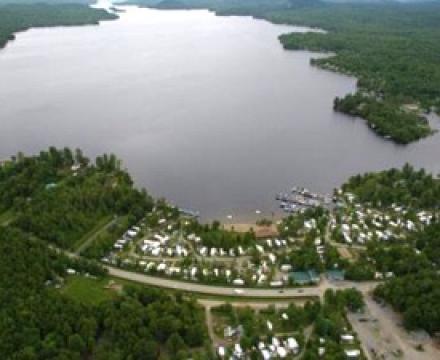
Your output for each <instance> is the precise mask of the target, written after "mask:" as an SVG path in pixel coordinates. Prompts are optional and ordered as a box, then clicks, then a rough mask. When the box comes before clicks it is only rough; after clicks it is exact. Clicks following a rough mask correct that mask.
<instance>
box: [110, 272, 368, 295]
mask: <svg viewBox="0 0 440 360" xmlns="http://www.w3.org/2000/svg"><path fill="white" fill-rule="evenodd" d="M106 268H107V269H108V271H109V275H111V276H115V277H118V278H121V279H125V280H130V281H135V282H138V283H142V284H146V285H152V286H157V287H162V288H166V289H174V290H183V291H187V292H194V293H201V294H208V295H216V296H236V297H246V298H277V299H288V298H295V297H300V298H301V297H321V296H323V294H324V292H325V290H326V289H328V288H335V289H348V288H351V287H356V288H357V289H358V290H360V291H361V292H363V293H366V292H368V291H370V290H371V289H372V288H374V286H375V285H376V284H377V283H374V282H371V283H353V282H349V281H344V282H340V283H329V282H328V281H327V280H323V281H322V282H321V283H320V285H318V286H314V287H303V288H288V289H287V288H284V289H257V288H240V293H239V294H238V293H237V292H236V289H238V287H236V288H232V287H224V286H212V285H204V284H197V283H191V282H185V281H180V280H172V279H165V278H159V277H156V276H149V275H144V274H139V273H134V272H130V271H126V270H121V269H118V268H114V267H111V266H107V267H106Z"/></svg>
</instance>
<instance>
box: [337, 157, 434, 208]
mask: <svg viewBox="0 0 440 360" xmlns="http://www.w3.org/2000/svg"><path fill="white" fill-rule="evenodd" d="M342 189H343V190H344V191H347V192H352V193H354V194H355V195H356V196H357V198H358V199H359V201H361V202H362V203H369V204H371V205H373V206H375V207H387V206H390V205H391V204H393V203H394V204H400V205H406V206H410V207H413V208H415V209H438V208H439V207H440V178H439V177H438V176H433V175H432V174H430V173H427V172H426V171H425V170H424V169H420V170H415V169H414V168H413V167H412V166H410V165H408V164H407V165H405V166H404V167H403V168H402V169H401V170H399V169H390V170H386V171H381V172H375V173H366V174H364V175H355V176H352V177H351V178H350V179H349V180H348V181H347V182H346V183H345V184H344V185H343V186H342Z"/></svg>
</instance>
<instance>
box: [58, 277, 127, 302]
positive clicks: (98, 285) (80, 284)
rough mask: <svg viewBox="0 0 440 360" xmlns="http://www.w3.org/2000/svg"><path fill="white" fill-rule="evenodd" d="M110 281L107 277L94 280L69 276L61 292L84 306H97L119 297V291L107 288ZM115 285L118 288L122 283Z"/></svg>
mask: <svg viewBox="0 0 440 360" xmlns="http://www.w3.org/2000/svg"><path fill="white" fill-rule="evenodd" d="M110 280H111V279H109V278H107V277H106V278H102V279H93V278H87V277H84V276H79V275H78V276H77V275H75V276H69V277H67V279H66V284H65V285H64V287H62V289H61V292H62V293H63V294H65V295H67V296H68V297H70V298H72V299H75V300H78V301H79V302H82V303H84V304H90V305H97V304H99V303H100V302H102V301H105V300H109V299H112V298H114V297H116V296H117V295H118V291H117V290H115V289H107V288H106V286H107V285H108V284H109V281H110ZM115 285H116V286H118V285H120V283H119V282H118V281H115Z"/></svg>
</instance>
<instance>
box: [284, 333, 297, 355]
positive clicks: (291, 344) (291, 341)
mask: <svg viewBox="0 0 440 360" xmlns="http://www.w3.org/2000/svg"><path fill="white" fill-rule="evenodd" d="M286 346H287V348H288V349H289V351H291V352H293V353H294V354H298V352H299V345H298V341H296V339H295V338H293V337H288V338H287V340H286Z"/></svg>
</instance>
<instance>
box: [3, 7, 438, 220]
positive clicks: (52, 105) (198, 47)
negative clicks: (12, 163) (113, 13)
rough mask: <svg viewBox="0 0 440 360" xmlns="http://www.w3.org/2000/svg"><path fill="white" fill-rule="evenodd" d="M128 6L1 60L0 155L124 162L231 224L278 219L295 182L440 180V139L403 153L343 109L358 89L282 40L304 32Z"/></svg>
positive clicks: (38, 32)
mask: <svg viewBox="0 0 440 360" xmlns="http://www.w3.org/2000/svg"><path fill="white" fill-rule="evenodd" d="M123 8H124V9H125V10H126V12H124V13H121V14H120V16H121V17H120V19H119V20H116V21H112V22H104V23H102V24H101V25H100V26H86V27H72V28H63V27H60V28H47V29H32V30H30V31H27V32H23V33H20V34H18V36H17V40H16V41H13V42H11V43H9V44H8V46H7V47H6V48H5V49H3V50H1V51H0V79H1V81H0V124H1V133H0V158H6V157H9V156H10V155H12V154H15V153H16V152H18V151H23V152H25V153H35V152H38V151H40V150H41V149H44V148H47V147H48V146H50V145H55V146H60V147H63V146H70V147H80V148H82V149H83V150H84V152H85V153H87V154H89V155H91V156H95V155H96V154H101V153H104V152H114V153H115V154H117V155H118V156H119V157H121V158H122V159H123V161H124V165H125V166H126V167H127V168H128V170H129V171H130V173H131V174H132V175H133V177H134V179H135V181H136V183H137V184H138V185H139V186H143V187H146V188H147V189H148V191H149V192H150V193H152V194H153V195H154V196H164V197H166V198H167V199H169V200H170V201H172V202H173V203H176V204H178V205H179V206H182V207H186V208H191V209H194V210H199V211H201V213H202V216H203V217H204V218H205V219H212V218H218V219H220V220H225V217H226V215H227V214H232V215H233V216H234V218H233V221H244V220H248V219H249V218H252V217H254V216H255V210H256V209H260V210H261V211H262V212H263V215H261V216H264V215H266V216H270V214H271V212H272V211H274V209H276V205H277V204H276V202H275V201H274V195H275V194H276V193H277V192H278V191H283V190H288V189H290V187H292V186H293V185H297V186H306V187H308V188H309V189H311V190H312V191H320V192H330V191H332V189H333V188H334V187H336V186H338V185H340V184H341V182H343V181H344V179H346V178H347V177H348V176H350V175H353V174H356V173H359V172H365V171H369V170H379V169H385V168H389V167H400V166H402V165H403V164H404V163H405V162H409V163H411V164H414V165H415V166H417V167H425V168H426V169H428V170H430V171H434V172H436V173H437V172H439V171H440V162H439V160H438V154H440V135H435V136H432V137H430V138H428V139H426V140H423V141H420V142H418V143H416V144H412V145H409V146H398V145H395V144H393V143H391V142H389V141H385V140H383V139H381V138H379V137H378V136H376V135H375V134H374V133H373V132H372V131H371V130H369V128H368V127H367V126H366V125H365V122H363V121H359V120H356V119H353V118H350V117H347V116H345V115H342V114H338V113H335V112H333V110H332V103H333V99H334V97H335V96H342V95H344V94H346V93H349V92H352V91H354V89H355V83H356V82H355V79H353V78H349V77H345V76H341V75H338V74H335V73H331V72H327V71H323V70H319V69H317V68H314V67H312V66H310V65H309V62H310V59H311V57H316V56H322V55H318V54H311V53H307V52H292V51H285V50H283V48H282V46H281V44H280V43H279V42H278V40H277V36H278V35H280V34H282V33H286V32H292V31H306V30H307V29H304V28H294V27H291V26H283V25H274V24H270V23H268V22H266V21H263V20H255V19H252V18H249V17H217V16H215V15H214V14H213V13H211V12H208V11H203V10H196V11H174V10H173V11H159V10H152V9H140V8H136V7H123ZM432 122H433V124H434V126H437V127H438V125H439V124H440V120H439V119H438V118H433V119H432Z"/></svg>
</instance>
